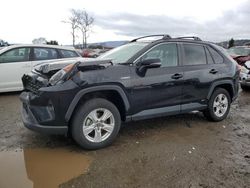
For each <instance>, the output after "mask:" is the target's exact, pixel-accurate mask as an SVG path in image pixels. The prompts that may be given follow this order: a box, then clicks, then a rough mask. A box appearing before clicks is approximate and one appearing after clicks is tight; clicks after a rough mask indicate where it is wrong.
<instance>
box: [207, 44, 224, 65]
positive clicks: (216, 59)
mask: <svg viewBox="0 0 250 188" xmlns="http://www.w3.org/2000/svg"><path fill="white" fill-rule="evenodd" d="M208 50H209V51H210V53H211V55H212V57H213V60H214V62H215V63H223V62H224V59H223V57H222V56H221V55H220V54H219V53H218V52H216V51H215V50H214V49H213V48H211V47H208Z"/></svg>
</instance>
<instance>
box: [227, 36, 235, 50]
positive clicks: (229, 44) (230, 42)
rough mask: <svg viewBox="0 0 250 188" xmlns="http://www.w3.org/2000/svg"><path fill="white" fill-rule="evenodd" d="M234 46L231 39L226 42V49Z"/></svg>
mask: <svg viewBox="0 0 250 188" xmlns="http://www.w3.org/2000/svg"><path fill="white" fill-rule="evenodd" d="M233 46H234V39H233V38H231V39H230V40H229V41H228V48H231V47H233Z"/></svg>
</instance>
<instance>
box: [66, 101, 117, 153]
mask: <svg viewBox="0 0 250 188" xmlns="http://www.w3.org/2000/svg"><path fill="white" fill-rule="evenodd" d="M120 124H121V118H120V113H119V111H118V109H117V108H116V106H115V105H114V104H113V103H111V102H109V101H108V100H106V99H102V98H95V99H91V100H89V101H87V102H86V103H85V104H83V105H82V106H80V107H79V108H78V110H77V112H76V114H75V116H74V118H73V121H72V125H71V126H72V136H73V138H74V140H75V141H76V142H77V143H78V144H79V145H80V146H81V147H83V148H85V149H99V148H103V147H106V146H108V145H110V144H111V143H112V141H113V140H114V139H115V138H116V136H117V134H118V132H119V130H120Z"/></svg>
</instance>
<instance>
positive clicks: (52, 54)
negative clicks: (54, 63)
mask: <svg viewBox="0 0 250 188" xmlns="http://www.w3.org/2000/svg"><path fill="white" fill-rule="evenodd" d="M50 59H58V54H57V51H56V49H53V48H34V60H50Z"/></svg>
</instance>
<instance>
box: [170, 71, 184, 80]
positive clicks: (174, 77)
mask: <svg viewBox="0 0 250 188" xmlns="http://www.w3.org/2000/svg"><path fill="white" fill-rule="evenodd" d="M182 77H183V75H182V74H179V73H176V74H174V75H173V76H171V78H172V79H175V80H177V79H180V78H182Z"/></svg>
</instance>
